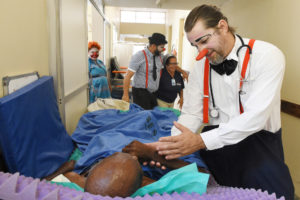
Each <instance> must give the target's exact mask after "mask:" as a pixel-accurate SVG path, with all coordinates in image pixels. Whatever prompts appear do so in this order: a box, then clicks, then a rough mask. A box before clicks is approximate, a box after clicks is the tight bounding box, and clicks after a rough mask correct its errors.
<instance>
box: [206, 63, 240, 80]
mask: <svg viewBox="0 0 300 200" xmlns="http://www.w3.org/2000/svg"><path fill="white" fill-rule="evenodd" d="M210 66H211V68H212V69H213V70H215V71H216V72H217V73H218V74H220V75H224V74H225V73H226V75H227V76H229V75H230V74H232V73H233V72H234V70H235V68H236V66H237V61H235V60H227V59H226V60H224V61H223V62H222V63H220V64H218V65H213V64H210Z"/></svg>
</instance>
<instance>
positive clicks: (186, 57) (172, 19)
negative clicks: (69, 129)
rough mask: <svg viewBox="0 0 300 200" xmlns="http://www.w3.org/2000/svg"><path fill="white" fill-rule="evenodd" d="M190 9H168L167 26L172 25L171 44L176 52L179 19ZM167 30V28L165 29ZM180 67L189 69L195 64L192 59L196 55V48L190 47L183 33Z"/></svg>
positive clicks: (184, 16)
mask: <svg viewBox="0 0 300 200" xmlns="http://www.w3.org/2000/svg"><path fill="white" fill-rule="evenodd" d="M189 12H190V11H188V10H169V11H168V14H167V26H170V25H172V41H168V42H171V43H172V45H175V47H176V50H177V52H178V49H179V48H178V44H179V21H180V19H182V18H183V19H185V18H186V17H187V15H188V14H189ZM167 30H168V29H167ZM182 46H183V47H182V66H181V67H182V68H183V69H184V70H188V71H191V70H192V69H193V67H194V65H195V62H196V60H195V59H194V58H195V57H196V56H197V50H196V49H195V47H192V46H191V44H190V43H189V41H188V40H187V38H186V35H185V33H184V36H183V45H182Z"/></svg>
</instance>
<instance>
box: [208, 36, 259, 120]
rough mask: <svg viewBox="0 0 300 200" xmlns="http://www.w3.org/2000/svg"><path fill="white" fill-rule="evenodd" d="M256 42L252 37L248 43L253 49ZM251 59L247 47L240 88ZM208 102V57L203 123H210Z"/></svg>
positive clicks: (241, 111) (241, 110) (241, 106)
mask: <svg viewBox="0 0 300 200" xmlns="http://www.w3.org/2000/svg"><path fill="white" fill-rule="evenodd" d="M254 42H255V40H254V39H251V40H250V41H249V43H248V45H249V46H250V48H251V49H252V48H253V45H254ZM249 59H250V53H249V49H248V48H247V51H246V54H245V58H244V61H243V66H242V72H241V79H240V89H241V88H242V86H243V80H244V78H245V75H246V71H247V66H248V63H249ZM208 103H209V60H208V59H207V58H206V59H205V65H204V78H203V123H208V121H209V118H208V110H209V109H208ZM243 112H244V108H243V105H242V102H241V101H240V114H242V113H243Z"/></svg>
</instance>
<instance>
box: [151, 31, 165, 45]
mask: <svg viewBox="0 0 300 200" xmlns="http://www.w3.org/2000/svg"><path fill="white" fill-rule="evenodd" d="M148 39H149V43H150V44H155V45H161V44H167V43H168V41H167V40H166V37H165V36H164V35H163V34H161V33H153V34H152V36H151V37H148Z"/></svg>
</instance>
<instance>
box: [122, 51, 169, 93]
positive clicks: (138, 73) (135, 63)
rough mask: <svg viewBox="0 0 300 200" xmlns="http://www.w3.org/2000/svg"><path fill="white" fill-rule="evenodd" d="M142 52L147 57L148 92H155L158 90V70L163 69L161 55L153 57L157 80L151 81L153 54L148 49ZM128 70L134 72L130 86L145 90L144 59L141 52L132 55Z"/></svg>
mask: <svg viewBox="0 0 300 200" xmlns="http://www.w3.org/2000/svg"><path fill="white" fill-rule="evenodd" d="M144 51H145V52H146V55H147V60H148V87H147V89H148V91H149V92H155V91H156V90H158V86H159V79H160V70H161V69H162V68H163V64H162V61H163V55H160V56H155V64H156V74H157V78H156V80H155V81H154V80H153V75H152V74H153V54H152V53H151V52H150V51H149V49H148V48H145V49H144ZM128 69H129V70H130V71H133V72H135V74H134V77H133V82H132V86H133V87H135V88H146V59H145V55H144V53H143V51H138V52H137V53H136V54H134V55H133V56H132V58H131V60H130V63H129V67H128Z"/></svg>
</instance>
